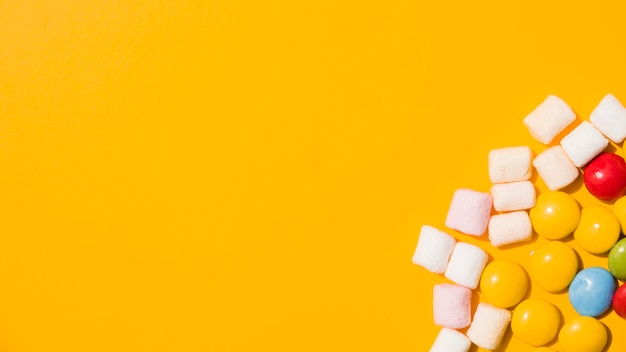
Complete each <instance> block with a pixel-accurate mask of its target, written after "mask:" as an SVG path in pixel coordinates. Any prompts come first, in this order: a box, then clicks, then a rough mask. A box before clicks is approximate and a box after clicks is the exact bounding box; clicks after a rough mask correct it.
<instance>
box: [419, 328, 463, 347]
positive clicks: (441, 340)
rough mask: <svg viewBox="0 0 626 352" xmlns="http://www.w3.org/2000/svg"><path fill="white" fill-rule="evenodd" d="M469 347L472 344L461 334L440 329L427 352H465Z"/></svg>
mask: <svg viewBox="0 0 626 352" xmlns="http://www.w3.org/2000/svg"><path fill="white" fill-rule="evenodd" d="M471 346H472V342H471V341H470V339H469V338H468V337H467V336H465V335H463V333H461V332H459V331H456V330H453V329H448V328H442V329H441V330H439V334H437V338H436V339H435V342H434V343H433V345H432V347H431V348H430V351H429V352H467V351H469V349H470V347H471Z"/></svg>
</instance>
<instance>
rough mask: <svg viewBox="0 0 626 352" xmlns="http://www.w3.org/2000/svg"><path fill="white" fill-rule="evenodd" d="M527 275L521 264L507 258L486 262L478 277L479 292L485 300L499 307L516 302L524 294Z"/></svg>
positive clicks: (505, 306)
mask: <svg viewBox="0 0 626 352" xmlns="http://www.w3.org/2000/svg"><path fill="white" fill-rule="evenodd" d="M527 289H528V276H527V275H526V271H525V270H524V268H522V266H521V265H519V264H517V263H516V262H514V261H512V260H508V259H496V260H494V261H492V262H491V263H489V264H487V266H486V267H485V270H484V271H483V275H482V276H481V278H480V292H482V294H483V295H484V298H485V301H486V302H487V303H491V304H493V305H494V306H496V307H499V308H509V307H513V306H514V305H516V304H518V303H519V302H520V301H521V300H522V299H523V298H524V296H525V295H526V291H527Z"/></svg>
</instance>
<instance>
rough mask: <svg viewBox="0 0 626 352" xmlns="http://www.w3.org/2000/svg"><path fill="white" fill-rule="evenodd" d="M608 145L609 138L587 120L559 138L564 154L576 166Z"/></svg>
mask: <svg viewBox="0 0 626 352" xmlns="http://www.w3.org/2000/svg"><path fill="white" fill-rule="evenodd" d="M608 145H609V140H608V139H606V137H604V135H602V133H601V132H600V131H598V129H597V128H595V127H593V125H592V124H591V123H590V122H589V121H583V122H582V123H581V124H580V125H578V126H576V128H574V129H573V130H572V131H571V132H570V133H568V134H567V136H565V137H563V139H562V140H561V147H563V150H564V151H565V154H567V156H568V157H569V158H570V160H571V161H572V162H573V163H574V165H576V166H578V167H581V166H584V165H586V164H587V163H588V162H590V161H591V159H593V158H594V157H595V156H597V155H598V154H600V153H602V151H603V150H604V148H606V147H607V146H608Z"/></svg>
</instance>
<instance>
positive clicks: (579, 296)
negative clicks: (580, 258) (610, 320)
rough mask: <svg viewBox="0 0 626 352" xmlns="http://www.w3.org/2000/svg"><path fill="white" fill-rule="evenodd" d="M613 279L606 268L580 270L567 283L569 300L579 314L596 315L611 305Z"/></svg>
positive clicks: (613, 288) (613, 290)
mask: <svg viewBox="0 0 626 352" xmlns="http://www.w3.org/2000/svg"><path fill="white" fill-rule="evenodd" d="M614 292H615V279H614V278H613V276H612V275H611V273H609V272H608V271H607V270H606V269H604V268H600V267H591V268H587V269H583V270H581V271H580V272H579V273H578V274H576V276H575V277H574V280H572V283H571V284H570V285H569V291H568V296H569V301H570V303H571V304H572V307H574V309H575V310H576V312H578V314H580V315H584V316H589V317H597V316H599V315H600V314H602V313H604V312H606V311H607V309H609V307H611V301H612V300H613V293H614Z"/></svg>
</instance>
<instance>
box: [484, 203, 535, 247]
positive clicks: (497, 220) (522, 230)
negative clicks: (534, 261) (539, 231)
mask: <svg viewBox="0 0 626 352" xmlns="http://www.w3.org/2000/svg"><path fill="white" fill-rule="evenodd" d="M532 235H533V226H532V224H531V222H530V217H529V216H528V213H527V212H526V211H525V210H518V211H513V212H510V213H504V214H496V215H493V216H492V217H491V219H490V220H489V241H490V242H491V245H492V246H494V247H500V246H504V245H506V244H511V243H517V242H524V241H528V240H530V239H531V237H532Z"/></svg>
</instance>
